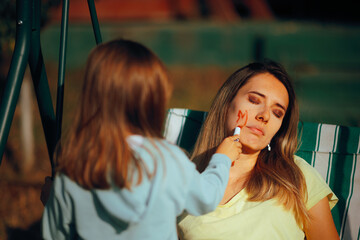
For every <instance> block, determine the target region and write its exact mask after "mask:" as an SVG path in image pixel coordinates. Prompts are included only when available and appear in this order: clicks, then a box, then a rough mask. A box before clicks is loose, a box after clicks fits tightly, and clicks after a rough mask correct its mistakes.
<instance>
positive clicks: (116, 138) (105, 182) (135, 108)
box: [56, 39, 172, 189]
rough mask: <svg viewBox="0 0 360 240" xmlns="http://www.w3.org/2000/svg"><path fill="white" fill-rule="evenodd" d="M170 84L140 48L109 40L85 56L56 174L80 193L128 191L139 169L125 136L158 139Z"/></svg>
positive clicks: (148, 53)
mask: <svg viewBox="0 0 360 240" xmlns="http://www.w3.org/2000/svg"><path fill="white" fill-rule="evenodd" d="M171 90H172V86H171V84H170V82H169V78H168V75H167V72H166V69H165V67H164V66H163V64H162V62H161V61H160V60H159V58H158V57H157V56H156V55H155V54H154V53H152V52H151V51H150V50H149V49H147V48H146V47H144V46H143V45H141V44H139V43H136V42H132V41H129V40H121V39H120V40H113V41H110V42H107V43H104V44H101V45H99V46H97V47H96V48H95V49H94V50H93V51H92V52H91V53H90V55H89V58H88V61H87V65H86V69H85V77H84V84H83V89H82V93H81V100H80V105H79V107H78V110H77V112H76V116H75V119H74V123H73V126H72V128H71V130H70V132H69V136H68V138H67V139H66V141H65V142H64V143H63V144H62V145H61V146H59V147H58V151H57V152H58V154H57V158H56V159H57V164H58V167H57V170H58V171H60V172H62V173H64V174H66V175H67V176H68V177H70V178H71V179H73V180H74V181H76V182H77V183H78V184H80V185H81V186H83V187H84V188H86V189H90V188H99V189H106V188H109V187H110V185H111V183H113V184H115V185H117V186H118V187H120V188H124V187H125V188H130V187H131V184H132V183H133V181H135V180H134V179H133V177H134V172H135V171H138V172H139V173H140V174H139V177H138V179H137V182H138V183H140V182H141V179H142V174H141V172H142V171H140V170H141V169H142V167H143V164H142V161H141V159H137V158H136V157H135V156H134V154H133V153H132V151H131V149H130V147H129V146H128V144H127V142H126V137H127V136H128V135H129V134H139V135H142V136H145V137H152V138H161V137H162V127H163V121H164V117H165V113H166V108H167V102H168V100H169V98H170V95H171Z"/></svg>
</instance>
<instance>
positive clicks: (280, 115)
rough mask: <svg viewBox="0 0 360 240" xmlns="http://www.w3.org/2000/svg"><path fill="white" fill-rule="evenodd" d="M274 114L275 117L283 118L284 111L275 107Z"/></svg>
mask: <svg viewBox="0 0 360 240" xmlns="http://www.w3.org/2000/svg"><path fill="white" fill-rule="evenodd" d="M273 114H274V115H275V117H277V118H281V117H282V116H284V111H282V110H278V109H275V110H273Z"/></svg>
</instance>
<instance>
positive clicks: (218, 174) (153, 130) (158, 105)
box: [42, 40, 241, 240]
mask: <svg viewBox="0 0 360 240" xmlns="http://www.w3.org/2000/svg"><path fill="white" fill-rule="evenodd" d="M170 93H171V86H170V82H169V79H168V76H167V73H166V71H165V68H164V66H163V64H162V63H161V61H160V60H159V59H158V58H157V57H156V56H155V55H154V54H153V53H152V52H151V51H150V50H148V49H147V48H145V47H144V46H142V45H141V44H139V43H135V42H132V41H127V40H114V41H111V42H108V43H105V44H101V45H99V46H98V47H96V48H95V49H94V50H93V51H92V52H91V54H90V56H89V59H88V62H87V66H86V70H85V81H84V86H83V90H82V95H81V103H80V106H79V109H78V111H77V113H76V118H75V120H74V123H73V127H72V130H71V131H70V134H69V136H68V139H67V140H66V141H65V142H64V143H63V144H62V145H61V147H59V150H58V154H57V158H56V159H57V175H56V176H55V180H54V183H53V187H52V190H51V193H50V197H49V200H48V202H47V203H46V206H45V210H44V213H43V219H42V231H43V237H44V239H57V240H58V239H73V238H74V239H77V238H80V239H115V238H116V239H156V240H158V239H177V233H176V216H178V215H179V214H181V213H182V212H183V210H186V211H187V212H189V213H190V214H192V215H201V214H205V213H208V212H210V211H212V210H214V209H215V207H216V206H217V205H218V204H219V202H220V200H221V199H222V195H223V193H224V191H225V188H226V185H227V182H228V176H229V169H230V165H231V162H232V161H234V160H236V159H237V158H238V156H239V154H240V152H241V144H240V143H239V142H238V141H235V140H236V139H237V138H238V137H237V136H231V137H228V138H226V139H225V140H224V141H223V142H222V143H221V144H220V146H219V147H218V149H217V151H216V153H215V154H214V155H213V157H212V159H211V161H210V164H209V167H208V168H207V169H206V170H205V171H204V172H203V173H202V174H199V173H198V172H197V170H196V169H195V165H194V164H193V163H192V162H191V161H190V160H189V159H188V158H187V157H186V155H185V154H184V153H183V151H182V150H180V149H179V148H178V147H177V146H174V145H172V144H170V143H168V142H166V141H165V140H163V139H162V126H163V121H164V116H165V112H166V106H167V102H168V100H169V98H170Z"/></svg>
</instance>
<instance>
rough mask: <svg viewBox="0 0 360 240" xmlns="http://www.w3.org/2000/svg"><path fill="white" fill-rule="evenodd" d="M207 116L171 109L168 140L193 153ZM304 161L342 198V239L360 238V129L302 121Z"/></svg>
mask: <svg viewBox="0 0 360 240" xmlns="http://www.w3.org/2000/svg"><path fill="white" fill-rule="evenodd" d="M206 115H207V113H206V112H202V111H193V110H189V109H180V108H173V109H169V111H168V115H167V118H166V126H165V130H164V136H165V138H166V139H167V140H168V141H170V142H172V143H174V144H177V145H178V146H180V147H182V148H183V149H185V150H187V151H188V152H191V150H192V148H193V146H194V143H195V141H196V138H197V137H198V134H199V130H200V128H201V125H202V124H203V122H204V120H205V118H206ZM298 129H299V143H300V147H299V150H298V151H297V153H296V155H298V156H300V157H302V158H304V159H305V160H306V161H307V162H309V163H310V164H311V165H312V166H314V167H315V168H316V169H317V170H318V172H319V173H320V174H321V175H322V176H323V178H324V179H325V180H326V182H327V183H328V184H329V186H330V187H331V189H332V190H333V191H334V192H335V194H336V195H337V197H338V198H339V202H338V204H337V205H336V206H335V207H334V208H333V209H332V215H333V218H334V221H335V225H336V228H337V230H338V232H339V234H340V238H341V239H349V240H350V239H358V240H359V238H360V228H359V227H360V128H358V127H345V126H338V125H330V124H321V123H310V122H300V123H299V126H298Z"/></svg>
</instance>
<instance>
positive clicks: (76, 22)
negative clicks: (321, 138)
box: [0, 0, 360, 240]
mask: <svg viewBox="0 0 360 240" xmlns="http://www.w3.org/2000/svg"><path fill="white" fill-rule="evenodd" d="M95 6H96V10H97V14H98V18H99V23H100V30H101V34H102V38H103V41H108V40H111V39H114V38H119V37H123V38H127V39H132V40H135V41H139V42H141V43H143V44H144V45H146V46H147V47H149V48H150V49H152V50H153V51H154V52H155V53H156V54H157V55H158V56H159V57H160V58H161V59H162V60H163V61H164V62H165V64H166V65H167V67H168V70H169V73H170V76H171V78H172V80H173V82H174V85H175V88H174V94H173V97H172V99H171V102H170V106H169V107H180V108H191V109H194V110H203V111H207V110H208V109H209V106H210V103H211V101H212V98H213V97H214V96H215V93H216V92H217V90H218V88H219V87H220V86H221V84H222V83H223V82H224V81H225V80H226V79H227V77H228V76H229V75H230V74H231V73H232V72H234V71H235V70H236V69H238V68H240V67H242V66H244V65H246V64H248V63H249V62H252V61H256V60H262V59H264V58H270V59H273V60H275V61H278V62H280V63H282V64H283V65H284V66H285V68H286V69H287V70H288V72H289V73H290V75H291V76H292V78H293V81H294V85H295V90H296V93H297V96H298V101H299V105H300V119H301V120H302V121H310V122H322V123H329V124H339V125H346V126H353V127H359V126H360V106H359V105H360V104H359V103H360V14H359V10H360V8H359V6H360V4H359V2H358V1H355V0H343V1H334V0H332V1H330V0H329V1H325V0H312V1H311V0H294V1H287V0H95ZM61 10H62V3H61V1H60V0H43V1H42V13H41V14H42V31H41V46H42V51H43V55H44V60H45V67H46V73H47V77H48V80H49V85H50V89H51V93H52V98H53V103H54V104H53V105H54V108H55V101H56V87H57V79H58V65H59V63H58V62H59V43H60V23H61ZM15 20H16V2H15V1H14V0H2V1H1V2H0V90H1V94H2V93H3V88H4V85H5V82H6V76H7V73H8V70H9V65H10V61H11V56H12V51H13V49H14V44H15V25H16V21H15ZM95 45H96V42H95V38H94V35H93V30H92V26H91V21H90V14H89V10H88V6H87V1H85V0H71V1H70V8H69V29H68V45H67V55H66V75H65V97H64V113H63V131H64V132H66V130H67V129H68V128H69V126H70V125H71V121H72V117H73V114H74V109H75V106H76V104H77V102H78V97H79V92H80V88H81V85H82V78H83V70H84V64H85V61H86V58H87V56H88V54H89V51H90V50H91V49H92V48H93V47H95ZM50 174H51V169H50V163H49V157H48V153H47V148H46V144H45V138H44V133H43V130H42V126H41V121H40V115H39V111H38V107H37V102H36V98H35V95H34V91H33V89H32V83H31V76H30V74H29V73H28V72H26V74H25V77H24V82H23V85H22V89H21V93H20V98H19V102H18V105H17V108H16V111H15V115H14V120H13V122H12V126H11V129H10V135H9V138H8V142H7V145H6V149H5V154H4V156H3V158H2V162H1V165H0V193H1V197H0V240H1V239H41V235H40V225H39V221H40V218H41V214H42V211H43V206H42V204H41V202H40V200H39V197H40V190H41V186H42V184H43V182H44V178H45V176H48V175H50Z"/></svg>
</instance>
